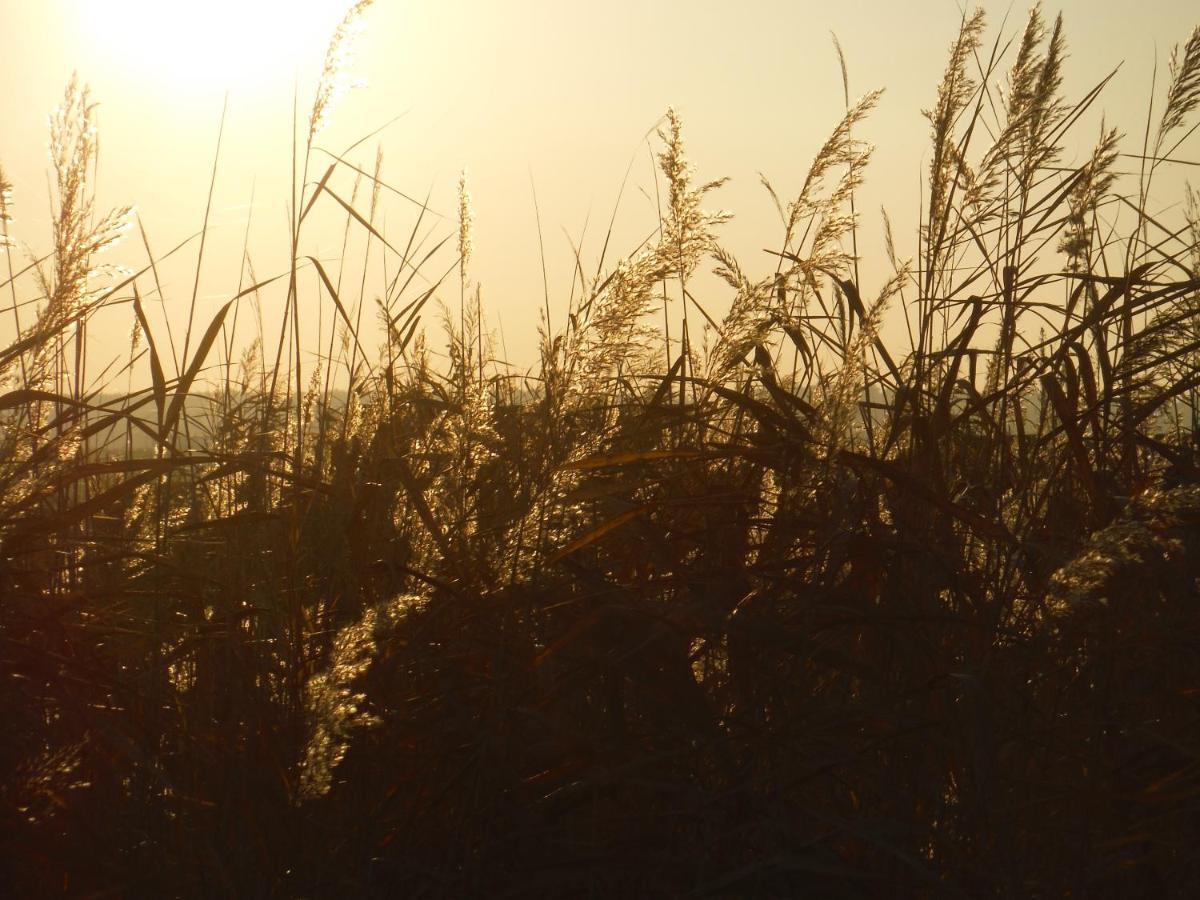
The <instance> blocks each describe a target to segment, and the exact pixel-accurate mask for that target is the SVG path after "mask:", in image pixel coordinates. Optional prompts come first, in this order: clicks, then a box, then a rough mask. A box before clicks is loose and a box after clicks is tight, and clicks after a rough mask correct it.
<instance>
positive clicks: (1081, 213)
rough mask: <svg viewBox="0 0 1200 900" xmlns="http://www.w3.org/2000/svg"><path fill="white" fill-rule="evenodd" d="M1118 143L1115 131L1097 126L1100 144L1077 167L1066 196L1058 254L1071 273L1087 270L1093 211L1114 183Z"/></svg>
mask: <svg viewBox="0 0 1200 900" xmlns="http://www.w3.org/2000/svg"><path fill="white" fill-rule="evenodd" d="M1120 140H1121V134H1120V132H1118V131H1117V129H1116V128H1108V127H1107V126H1106V125H1105V124H1104V123H1103V122H1101V123H1100V141H1099V143H1097V144H1096V146H1095V148H1094V149H1093V150H1092V156H1091V158H1090V159H1089V160H1088V161H1087V162H1086V163H1084V164H1083V166H1082V167H1081V168H1080V172H1079V177H1078V181H1076V183H1075V186H1074V187H1073V188H1072V189H1071V193H1070V196H1069V197H1068V200H1067V202H1068V207H1069V210H1070V212H1069V213H1068V215H1067V222H1066V226H1065V227H1064V228H1063V232H1062V235H1061V236H1060V238H1059V243H1058V251H1059V252H1060V253H1062V254H1064V255H1065V256H1066V257H1067V267H1068V268H1069V269H1070V270H1071V271H1073V272H1078V271H1084V270H1085V269H1087V268H1088V265H1089V262H1090V259H1089V254H1090V251H1091V248H1092V235H1093V232H1094V228H1093V221H1094V219H1095V215H1096V211H1097V209H1099V207H1100V204H1101V203H1102V202H1103V201H1104V199H1105V198H1106V197H1108V195H1109V192H1110V191H1111V190H1112V187H1113V185H1114V184H1115V183H1116V180H1117V173H1116V171H1115V170H1114V168H1113V167H1114V166H1115V165H1116V162H1117V157H1118V156H1119V155H1120V154H1119V152H1118V150H1117V145H1118V143H1119V142H1120Z"/></svg>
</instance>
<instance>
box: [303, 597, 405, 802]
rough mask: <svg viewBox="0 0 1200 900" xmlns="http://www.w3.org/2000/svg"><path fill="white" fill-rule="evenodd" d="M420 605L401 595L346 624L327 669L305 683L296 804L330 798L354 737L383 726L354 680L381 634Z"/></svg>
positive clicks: (336, 638) (366, 664) (335, 641)
mask: <svg viewBox="0 0 1200 900" xmlns="http://www.w3.org/2000/svg"><path fill="white" fill-rule="evenodd" d="M419 604H420V600H419V599H416V598H412V597H400V598H397V599H396V600H394V601H392V602H391V603H382V604H379V605H378V606H373V607H369V608H368V609H366V610H365V611H364V612H363V615H362V617H361V618H360V619H359V620H358V621H357V622H352V623H351V624H349V625H346V626H344V627H343V628H342V629H341V630H339V631H338V633H337V634H336V635H335V636H334V638H333V643H332V646H331V647H330V649H329V657H328V662H327V664H326V667H325V669H323V670H322V671H320V672H318V673H317V674H315V675H313V676H312V677H310V678H309V679H308V683H307V684H306V685H305V691H304V703H305V709H306V711H307V718H308V727H309V737H308V742H307V745H306V746H305V749H304V759H303V761H302V762H301V764H300V784H299V789H298V791H297V794H296V797H295V800H294V802H295V803H296V804H300V803H303V802H304V801H306V800H314V799H316V798H317V797H320V796H322V795H324V794H327V793H328V792H329V790H330V788H331V787H332V786H333V773H334V770H335V769H337V767H338V765H339V764H340V763H341V761H342V759H343V758H344V757H345V755H346V750H347V748H348V747H349V745H350V738H351V736H352V735H353V733H354V732H355V731H357V730H358V729H361V728H368V727H370V726H373V725H377V724H378V723H379V719H378V718H377V717H376V716H374V715H372V714H371V713H369V712H366V711H365V710H364V709H363V708H362V707H363V704H364V703H365V702H366V700H367V697H366V694H364V693H362V692H360V691H356V690H355V689H354V687H353V685H354V682H355V681H356V680H357V679H358V678H359V677H360V676H362V674H363V673H364V672H366V671H367V669H368V668H370V666H371V663H372V662H373V661H374V659H375V656H376V653H377V652H378V640H379V638H380V637H381V631H383V630H384V629H385V628H387V627H388V626H390V625H392V624H394V620H395V619H396V618H397V617H398V616H399V615H401V614H402V613H403V611H404V610H406V609H407V608H409V607H413V606H416V605H419Z"/></svg>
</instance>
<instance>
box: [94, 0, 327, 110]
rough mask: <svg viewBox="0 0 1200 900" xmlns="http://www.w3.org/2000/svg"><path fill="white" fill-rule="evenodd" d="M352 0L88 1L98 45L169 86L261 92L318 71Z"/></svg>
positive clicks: (137, 73) (136, 72) (136, 73)
mask: <svg viewBox="0 0 1200 900" xmlns="http://www.w3.org/2000/svg"><path fill="white" fill-rule="evenodd" d="M348 6H349V2H348V0H299V2H298V0H205V2H203V3H192V2H182V0H104V2H96V0H90V2H89V0H82V2H79V8H80V17H79V21H80V22H81V24H82V25H83V28H84V33H85V35H86V39H87V40H88V42H89V43H91V44H92V45H93V48H94V49H95V50H97V51H99V52H101V53H103V55H104V56H105V57H106V58H108V59H110V60H111V61H112V63H113V64H114V65H115V66H118V67H121V68H123V69H125V70H126V71H127V72H128V73H129V74H130V75H131V76H133V77H136V78H138V79H140V80H146V79H151V80H153V82H154V83H155V84H156V85H157V86H158V87H160V88H162V89H181V88H182V89H186V90H189V91H192V92H203V91H208V90H222V91H223V90H231V91H234V92H239V91H256V90H261V89H262V88H263V87H264V86H265V85H266V84H268V83H276V82H280V81H284V82H288V83H290V82H291V80H292V78H293V76H294V75H295V73H296V72H297V70H300V71H301V72H304V71H308V70H310V69H313V70H318V71H319V66H320V64H321V60H322V58H323V54H324V49H325V46H326V44H327V43H328V41H329V37H330V35H331V34H332V32H333V30H334V28H335V27H336V26H337V23H338V22H339V21H340V20H341V17H342V16H343V15H344V14H345V12H346V8H347V7H348Z"/></svg>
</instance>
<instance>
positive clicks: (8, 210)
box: [0, 166, 13, 251]
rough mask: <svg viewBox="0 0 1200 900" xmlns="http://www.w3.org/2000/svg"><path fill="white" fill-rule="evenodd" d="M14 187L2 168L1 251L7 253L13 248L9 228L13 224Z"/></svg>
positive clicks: (0, 177)
mask: <svg viewBox="0 0 1200 900" xmlns="http://www.w3.org/2000/svg"><path fill="white" fill-rule="evenodd" d="M12 191H13V186H12V182H11V181H9V180H8V176H7V175H5V174H4V166H0V251H7V250H8V249H9V248H10V247H12V246H13V240H12V236H11V235H10V234H9V231H8V227H9V225H10V224H11V223H12V220H13V218H12V202H13V194H12Z"/></svg>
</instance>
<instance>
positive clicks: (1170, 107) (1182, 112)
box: [1156, 25, 1200, 150]
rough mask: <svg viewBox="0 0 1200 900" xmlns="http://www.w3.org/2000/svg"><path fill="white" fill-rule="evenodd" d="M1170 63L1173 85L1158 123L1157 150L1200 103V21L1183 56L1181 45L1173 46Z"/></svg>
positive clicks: (1168, 92) (1186, 45) (1185, 47)
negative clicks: (1180, 51) (1180, 49)
mask: <svg viewBox="0 0 1200 900" xmlns="http://www.w3.org/2000/svg"><path fill="white" fill-rule="evenodd" d="M1170 65H1171V87H1170V89H1169V90H1168V91H1167V105H1166V107H1165V108H1164V109H1163V116H1162V121H1161V123H1160V124H1159V126H1158V139H1157V144H1156V147H1157V149H1158V150H1161V149H1162V142H1163V140H1164V139H1165V138H1166V136H1167V135H1168V134H1170V133H1171V132H1173V131H1175V130H1176V129H1177V128H1181V127H1182V126H1183V124H1184V123H1185V122H1186V121H1187V117H1188V116H1189V115H1190V114H1191V113H1192V111H1193V110H1195V109H1196V107H1197V106H1200V25H1197V26H1196V27H1195V28H1194V29H1193V30H1192V34H1191V37H1189V38H1188V41H1187V44H1185V45H1184V48H1183V55H1182V57H1180V53H1179V46H1178V45H1176V46H1175V47H1173V48H1172V49H1171V64H1170Z"/></svg>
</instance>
